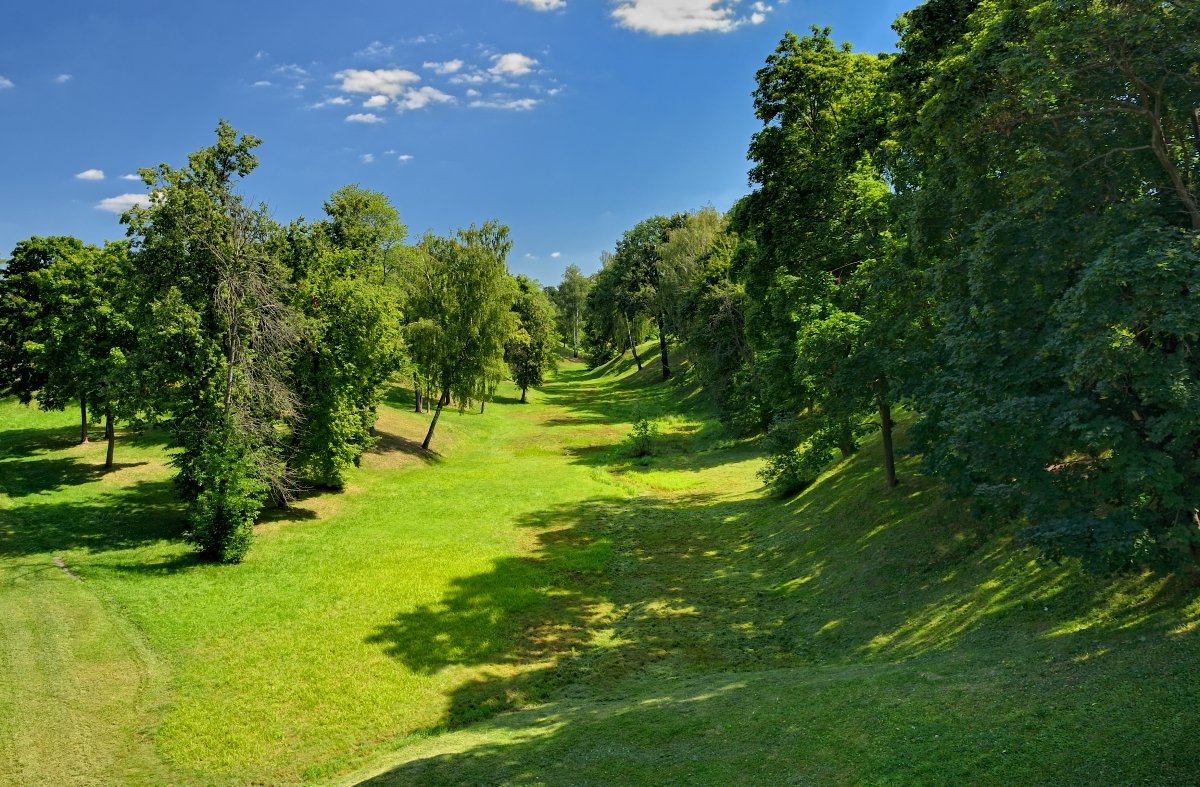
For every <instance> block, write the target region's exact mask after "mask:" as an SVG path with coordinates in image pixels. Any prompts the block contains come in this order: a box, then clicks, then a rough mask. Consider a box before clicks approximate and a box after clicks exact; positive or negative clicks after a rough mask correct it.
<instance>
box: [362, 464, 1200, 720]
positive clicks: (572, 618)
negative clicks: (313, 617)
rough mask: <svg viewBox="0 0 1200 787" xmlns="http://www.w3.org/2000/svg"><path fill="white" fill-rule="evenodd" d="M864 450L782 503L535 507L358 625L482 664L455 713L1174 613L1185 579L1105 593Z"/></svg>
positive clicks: (1166, 631)
mask: <svg viewBox="0 0 1200 787" xmlns="http://www.w3.org/2000/svg"><path fill="white" fill-rule="evenodd" d="M876 454H877V450H876V449H870V450H864V451H863V452H862V453H861V454H859V455H857V456H855V457H853V458H851V459H850V460H848V461H847V462H846V463H845V464H844V466H843V467H842V468H840V470H839V472H838V473H836V474H833V475H831V476H829V477H827V478H826V479H824V480H822V481H820V482H818V483H817V484H815V485H814V486H813V487H812V488H810V489H809V490H808V491H807V492H805V493H803V494H801V495H799V496H797V497H795V498H793V499H791V500H788V501H781V500H779V499H777V498H768V497H763V496H756V495H753V494H747V491H746V490H742V491H741V492H740V493H738V492H737V490H732V494H690V495H676V496H663V497H656V496H650V495H643V496H641V497H637V498H633V499H623V500H613V499H603V498H599V499H593V500H588V501H585V502H583V503H579V504H572V505H564V506H558V507H554V508H549V509H546V510H542V511H538V512H534V513H531V514H529V515H527V516H525V517H524V518H523V519H522V520H520V522H519V524H520V525H521V526H523V527H526V528H529V529H530V530H531V531H533V532H534V533H536V538H537V550H536V552H535V554H534V555H532V556H530V557H513V558H506V559H503V560H499V561H497V562H496V563H495V564H494V565H493V567H492V568H491V570H489V571H487V572H484V573H481V574H477V575H474V576H471V577H466V578H463V579H460V580H458V581H457V582H456V583H455V584H454V585H453V587H452V589H451V590H450V591H449V592H448V593H447V594H446V595H445V597H444V598H442V600H441V601H440V602H439V603H437V604H434V605H429V606H424V607H421V608H418V609H417V610H414V611H411V612H405V613H402V614H400V615H398V616H397V617H396V618H395V619H394V620H393V621H392V622H391V623H390V624H388V625H385V626H382V627H381V628H380V629H379V630H378V631H376V632H375V633H374V634H373V635H372V636H371V637H370V638H369V639H368V640H367V641H368V642H371V643H374V644H377V645H380V646H382V647H383V649H384V651H385V652H386V653H388V654H389V655H391V656H393V657H394V658H396V659H398V660H399V661H401V662H402V663H403V664H405V666H406V667H408V668H409V669H412V670H414V671H417V672H422V673H426V674H430V673H435V672H438V671H440V670H443V669H446V668H449V667H454V666H466V667H473V668H477V669H478V672H477V673H476V674H477V675H478V676H479V677H477V678H475V679H473V680H471V681H469V682H467V683H466V684H464V685H462V686H461V687H460V688H459V689H457V690H456V691H455V692H454V693H453V695H452V696H451V699H450V704H449V708H448V711H447V716H446V718H445V724H446V725H447V726H449V727H451V728H453V727H460V726H462V725H464V724H467V723H470V722H473V721H477V720H479V719H482V718H486V717H488V716H491V715H493V714H495V713H496V712H498V711H502V710H508V709H512V708H517V707H522V706H526V705H528V704H529V703H531V702H539V701H545V700H547V699H549V698H552V697H557V696H576V695H578V696H587V697H604V696H605V692H606V691H609V692H611V691H614V690H616V691H620V689H614V687H617V686H619V685H620V684H621V683H622V682H623V681H627V680H629V679H637V678H640V677H645V676H659V677H661V676H668V677H669V676H680V675H687V674H697V673H712V672H725V671H728V672H747V671H759V670H769V669H775V668H781V667H795V666H806V665H818V664H824V665H833V664H853V663H862V662H867V663H891V662H897V661H906V660H909V659H919V658H922V657H924V656H928V655H932V654H940V657H941V658H942V659H943V661H942V663H943V664H944V663H945V661H944V659H945V658H946V657H949V658H951V659H963V660H982V661H983V662H985V663H986V662H988V661H989V660H990V659H992V658H993V657H994V655H995V654H996V653H998V652H1001V651H1002V652H1004V653H1009V654H1012V653H1016V654H1020V655H1019V658H1029V659H1034V660H1041V659H1044V658H1047V657H1052V658H1058V657H1060V656H1075V655H1078V654H1079V653H1081V652H1083V651H1087V650H1093V651H1094V650H1096V648H1097V643H1098V642H1111V641H1119V640H1125V641H1134V640H1136V639H1137V638H1138V637H1139V636H1144V635H1152V636H1156V637H1164V636H1169V635H1170V631H1171V629H1172V628H1173V627H1175V626H1177V625H1178V624H1179V617H1178V608H1179V604H1178V602H1179V599H1180V597H1181V594H1183V593H1186V592H1188V591H1187V590H1186V589H1184V588H1182V587H1181V586H1182V584H1183V583H1181V582H1175V581H1161V582H1160V581H1159V580H1154V579H1153V578H1149V577H1143V578H1132V579H1130V580H1129V581H1128V582H1127V583H1126V584H1125V585H1124V590H1123V591H1121V592H1123V593H1125V594H1126V595H1125V597H1124V600H1120V599H1117V596H1116V595H1114V593H1115V592H1116V591H1114V589H1113V588H1114V585H1113V584H1112V582H1111V580H1106V579H1090V578H1088V577H1084V576H1081V575H1080V574H1079V572H1078V571H1077V570H1075V569H1072V568H1069V567H1064V566H1049V565H1040V564H1037V563H1036V562H1034V561H1032V556H1031V554H1029V553H1027V552H1023V551H1020V550H1017V549H1015V548H1014V547H1012V545H1011V539H1010V538H1009V537H1007V536H1006V535H1005V534H1004V533H995V532H989V531H988V529H987V528H986V526H984V525H982V524H980V523H977V522H973V521H970V520H966V519H965V518H964V517H963V515H962V509H961V507H960V506H956V505H954V504H951V503H947V502H945V501H944V500H943V499H942V498H941V495H940V492H939V490H938V489H937V488H936V485H935V484H933V483H932V482H930V481H928V480H923V479H920V478H919V477H917V476H915V475H914V474H913V473H914V465H915V461H914V460H906V461H905V462H904V463H902V470H903V471H904V472H905V476H904V479H905V480H904V484H903V485H902V486H901V487H899V488H898V489H897V490H895V491H893V492H892V493H890V494H889V493H884V492H883V491H882V490H883V483H882V474H881V471H880V470H879V467H878V464H879V463H878V458H879V457H878V456H876ZM1114 599H1117V600H1115V601H1114ZM1106 605H1107V608H1106V610H1105V612H1104V614H1103V615H1098V614H1096V611H1097V610H1098V609H1100V608H1102V607H1105V606H1106ZM1000 613H1004V614H1003V618H1002V619H1001V620H1000V622H998V623H997V622H995V621H997V620H998V617H997V616H998V615H999V614H1000ZM1194 617H1197V618H1200V609H1196V610H1195V613H1194ZM1072 619H1075V620H1088V621H1090V623H1089V624H1088V625H1087V626H1083V627H1082V628H1079V629H1078V630H1073V629H1071V628H1070V626H1067V625H1065V624H1066V623H1068V622H1069V621H1071V620H1072Z"/></svg>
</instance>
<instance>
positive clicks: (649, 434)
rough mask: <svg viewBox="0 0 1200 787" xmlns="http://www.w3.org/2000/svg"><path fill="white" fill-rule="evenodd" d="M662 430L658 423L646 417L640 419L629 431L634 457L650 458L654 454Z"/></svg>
mask: <svg viewBox="0 0 1200 787" xmlns="http://www.w3.org/2000/svg"><path fill="white" fill-rule="evenodd" d="M659 433H660V429H659V426H658V421H653V420H651V419H649V418H646V417H644V416H643V417H641V418H638V419H637V420H636V421H635V422H634V424H633V427H632V428H630V430H629V444H630V451H631V453H632V454H633V456H635V457H637V456H650V455H651V454H653V453H654V443H655V441H657V440H658V436H659Z"/></svg>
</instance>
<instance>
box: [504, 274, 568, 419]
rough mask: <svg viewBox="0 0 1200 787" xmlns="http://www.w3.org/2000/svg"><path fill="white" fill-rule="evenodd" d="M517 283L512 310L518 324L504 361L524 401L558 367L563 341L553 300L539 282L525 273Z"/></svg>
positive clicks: (505, 349)
mask: <svg viewBox="0 0 1200 787" xmlns="http://www.w3.org/2000/svg"><path fill="white" fill-rule="evenodd" d="M514 281H515V283H516V289H517V294H516V298H515V300H514V301H513V306H512V310H513V314H514V315H515V316H516V321H515V322H516V324H515V326H514V330H513V333H512V334H511V335H510V336H509V338H508V341H507V342H506V343H505V348H504V359H505V361H506V362H507V363H508V368H509V369H510V370H511V371H512V379H513V382H515V383H516V384H517V387H518V388H520V389H521V401H522V402H524V401H525V400H526V397H525V392H526V391H527V390H528V389H529V388H532V387H535V386H539V385H541V384H542V382H543V381H544V380H545V379H546V373H547V372H549V371H551V370H553V369H554V368H556V366H557V365H558V347H559V344H560V339H559V336H558V333H557V331H555V328H554V323H555V311H554V304H553V303H551V301H550V298H549V297H548V296H547V295H546V293H545V292H544V291H543V290H542V288H541V287H539V286H538V284H537V282H535V281H533V280H531V279H530V278H529V277H528V276H525V275H524V274H519V275H518V276H517V277H516V278H515V280H514Z"/></svg>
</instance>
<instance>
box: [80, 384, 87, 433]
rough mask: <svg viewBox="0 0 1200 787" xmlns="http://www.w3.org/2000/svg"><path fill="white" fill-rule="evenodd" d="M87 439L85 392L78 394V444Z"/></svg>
mask: <svg viewBox="0 0 1200 787" xmlns="http://www.w3.org/2000/svg"><path fill="white" fill-rule="evenodd" d="M87 441H88V422H87V394H80V395H79V444H80V445H83V444H84V443H86V442H87Z"/></svg>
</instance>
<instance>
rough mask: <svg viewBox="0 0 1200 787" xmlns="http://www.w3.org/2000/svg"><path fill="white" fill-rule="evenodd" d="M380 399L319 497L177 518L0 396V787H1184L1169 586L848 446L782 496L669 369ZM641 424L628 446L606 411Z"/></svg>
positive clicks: (605, 371)
mask: <svg viewBox="0 0 1200 787" xmlns="http://www.w3.org/2000/svg"><path fill="white" fill-rule="evenodd" d="M656 373H657V370H656V368H655V367H653V366H649V367H647V368H646V369H645V370H643V371H642V372H635V371H634V370H633V369H632V368H631V364H630V363H629V361H627V360H625V361H618V362H615V363H613V364H610V365H608V366H606V367H601V368H600V369H597V370H591V371H589V370H587V369H585V368H584V367H582V366H578V365H567V366H566V367H564V368H563V369H562V370H561V371H560V372H559V373H558V374H557V375H556V376H555V378H554V379H553V380H552V381H551V382H550V383H548V384H547V385H546V386H544V388H543V389H541V390H539V391H536V392H531V403H530V404H528V405H521V404H518V403H517V402H516V394H515V391H513V390H511V389H508V390H503V391H502V392H501V396H500V397H498V399H497V401H496V402H495V403H493V404H491V405H489V407H488V409H487V412H486V413H485V414H483V415H479V414H477V413H469V414H464V415H461V416H459V415H457V414H453V413H451V414H448V415H447V416H444V417H443V427H441V428H444V429H445V431H444V432H440V436H441V441H440V443H439V445H438V446H437V447H438V448H439V453H438V454H426V453H424V452H422V451H421V450H420V449H419V446H418V445H417V443H416V441H417V440H419V438H420V436H421V435H422V433H423V428H424V426H425V425H426V423H427V416H419V415H416V414H415V413H412V412H410V411H411V396H410V394H409V393H408V392H407V391H406V390H404V389H401V388H396V389H393V393H392V395H391V397H390V398H389V401H388V404H387V406H385V408H384V411H383V415H382V417H381V420H380V423H379V431H380V434H381V436H382V440H381V442H380V445H379V447H378V449H377V450H376V451H375V452H373V453H372V454H369V455H368V456H367V457H365V458H364V460H363V462H362V467H361V468H359V469H357V470H356V471H355V472H354V473H353V475H352V477H351V479H350V483H349V487H348V489H347V490H346V492H345V493H343V494H320V495H313V496H311V497H308V498H306V499H304V500H302V501H300V502H299V503H298V504H297V505H296V506H295V507H294V508H293V509H291V510H289V511H286V512H276V513H275V514H273V515H272V516H270V517H268V518H267V521H264V523H262V524H260V525H259V527H258V539H257V541H256V544H255V547H254V549H253V550H252V551H251V553H250V554H249V556H248V558H247V560H246V561H245V562H244V563H242V564H240V565H235V566H218V565H210V564H205V563H200V562H197V561H196V560H195V559H194V558H193V557H192V552H191V550H190V549H189V548H188V547H187V546H186V545H185V544H183V543H182V542H181V541H180V539H179V534H180V530H181V529H182V528H183V527H184V519H183V514H182V509H181V508H180V507H179V506H178V505H177V504H176V503H174V502H173V501H174V499H175V498H174V495H173V492H172V489H171V485H170V481H169V478H170V475H171V472H170V468H169V467H168V466H167V464H166V461H167V458H168V454H167V452H166V451H165V450H164V448H163V447H162V444H161V442H160V441H158V440H157V439H156V436H155V435H154V434H153V433H147V434H145V435H121V439H120V440H119V442H118V455H117V457H118V468H117V469H116V470H114V471H112V472H110V473H102V472H100V470H99V469H98V468H99V466H100V464H101V463H102V454H103V445H102V444H101V443H93V444H90V445H85V446H77V445H73V444H72V440H71V435H72V420H71V418H70V417H69V416H66V415H62V414H56V413H50V414H45V413H39V412H36V411H33V410H29V409H26V408H23V407H21V406H19V405H17V404H15V403H12V402H8V403H5V404H4V405H3V410H2V413H3V419H2V423H3V433H2V434H0V440H2V441H3V442H2V445H3V453H2V454H0V479H2V480H0V484H2V486H3V497H2V498H0V500H2V501H3V502H2V505H3V508H2V509H0V517H2V520H0V521H2V525H0V539H2V540H0V558H2V563H0V570H2V571H3V574H2V575H0V609H2V610H3V617H4V619H5V620H6V621H7V624H6V626H5V627H4V632H3V640H2V647H0V658H2V659H3V669H4V671H5V673H6V674H10V675H20V676H21V680H19V681H6V682H4V684H3V688H2V693H0V781H3V782H6V783H13V784H108V783H113V782H121V783H130V784H136V783H142V784H156V783H163V782H171V783H180V784H247V783H256V784H288V783H301V782H315V783H335V784H343V783H358V782H362V781H367V782H368V783H371V784H476V783H510V784H539V783H545V784H604V783H648V784H649V783H654V784H660V783H721V782H732V783H747V782H753V783H809V782H816V783H863V782H868V783H885V784H905V783H913V784H917V783H920V784H928V783H945V784H950V783H962V782H963V781H972V782H974V783H994V784H1000V783H1013V782H1020V783H1056V784H1061V783H1077V784H1095V783H1135V782H1137V783H1143V782H1144V783H1158V784H1169V783H1177V784H1182V783H1187V782H1188V781H1190V780H1191V779H1192V778H1193V776H1194V762H1195V759H1196V755H1197V746H1196V744H1195V742H1194V741H1193V740H1192V736H1191V735H1190V733H1189V731H1190V729H1191V728H1193V727H1194V725H1195V723H1196V721H1197V711H1196V708H1197V707H1198V702H1197V701H1198V700H1200V688H1196V686H1195V682H1194V681H1192V680H1191V679H1190V676H1191V675H1192V673H1193V672H1194V667H1195V665H1196V663H1197V659H1198V657H1200V642H1198V639H1197V637H1196V634H1195V629H1196V627H1197V625H1198V622H1200V601H1198V600H1197V599H1196V595H1195V592H1194V587H1193V586H1192V585H1191V584H1190V583H1189V582H1188V581H1186V580H1185V579H1181V578H1163V577H1155V576H1152V575H1141V576H1133V577H1127V578H1123V579H1120V580H1117V581H1115V582H1114V581H1112V580H1109V579H1103V578H1093V577H1088V576H1085V575H1083V574H1082V573H1081V572H1079V571H1078V570H1077V569H1076V568H1074V567H1073V566H1071V565H1062V566H1055V565H1052V564H1046V563H1042V562H1039V561H1038V560H1037V559H1036V556H1035V555H1034V554H1033V553H1031V552H1028V551H1024V550H1021V549H1019V548H1017V547H1016V546H1014V544H1013V543H1012V538H1011V533H1010V532H1009V531H1008V530H1006V529H1004V528H997V527H995V526H988V525H985V524H982V523H978V522H975V521H974V520H972V519H970V518H969V517H968V516H967V515H966V514H965V512H964V510H963V509H962V508H961V507H960V506H959V505H958V504H952V503H948V502H946V501H945V500H944V499H943V497H942V495H941V493H940V490H939V489H938V487H937V485H936V484H935V483H933V482H931V481H928V480H925V479H922V478H921V477H920V476H919V475H917V474H916V471H915V467H914V465H915V460H912V459H908V460H903V461H902V462H901V467H900V473H901V479H902V483H901V485H900V486H899V487H898V488H897V489H895V490H893V491H891V492H885V491H884V486H883V482H882V471H881V470H880V468H879V464H880V462H879V455H878V451H879V448H878V446H877V445H874V444H868V445H867V446H866V447H865V448H864V449H863V450H862V451H860V452H859V453H858V454H857V455H855V456H854V457H852V458H851V459H849V460H847V461H845V462H843V463H841V464H840V465H838V466H836V467H835V468H833V469H832V470H831V471H830V472H828V473H827V474H825V475H824V476H823V477H822V478H821V479H820V480H819V481H818V482H817V483H816V484H814V485H813V486H811V487H810V488H809V489H807V490H806V491H805V492H803V493H801V494H799V495H797V496H795V497H794V498H791V499H780V498H778V497H775V496H773V495H771V494H770V493H769V491H768V490H766V489H764V488H763V487H762V484H761V482H760V480H759V479H758V478H757V476H756V471H757V469H758V468H759V467H760V465H761V461H762V460H761V457H760V455H759V453H758V449H757V447H756V445H755V444H754V443H752V442H746V441H738V440H733V439H730V438H728V437H727V436H726V435H725V433H724V432H723V430H722V429H721V428H720V427H719V426H718V425H717V424H715V422H714V421H713V420H712V419H711V418H710V417H709V416H708V414H707V411H706V410H705V408H704V406H703V404H702V402H701V401H700V399H699V397H698V396H697V394H696V392H695V390H694V389H691V388H689V387H688V386H686V385H685V384H662V383H658V382H656ZM640 417H647V418H651V419H656V420H658V422H659V423H660V424H661V430H662V434H661V436H660V437H659V438H657V439H656V441H655V443H654V453H653V454H652V455H651V456H649V457H643V458H634V457H633V456H632V455H631V452H630V450H629V448H628V445H627V443H626V442H625V436H626V434H627V433H628V431H629V427H630V424H631V423H632V422H633V421H634V420H636V419H637V418H640Z"/></svg>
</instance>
